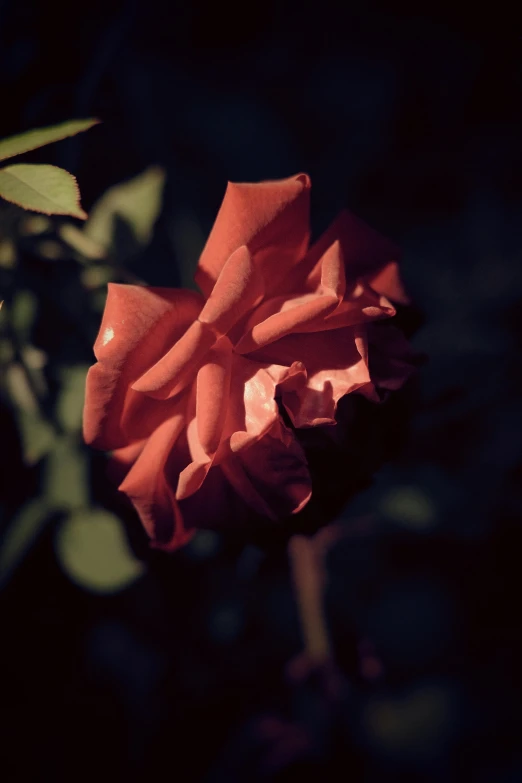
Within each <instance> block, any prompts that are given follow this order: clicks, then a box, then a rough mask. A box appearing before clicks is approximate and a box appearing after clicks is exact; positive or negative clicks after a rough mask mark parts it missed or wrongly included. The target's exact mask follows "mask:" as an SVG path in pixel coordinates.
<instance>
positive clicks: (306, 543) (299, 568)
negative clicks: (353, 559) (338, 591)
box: [288, 535, 330, 665]
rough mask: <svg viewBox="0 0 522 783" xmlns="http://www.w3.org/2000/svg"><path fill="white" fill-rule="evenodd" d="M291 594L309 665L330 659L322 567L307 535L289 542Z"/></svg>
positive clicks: (293, 538) (296, 537)
mask: <svg viewBox="0 0 522 783" xmlns="http://www.w3.org/2000/svg"><path fill="white" fill-rule="evenodd" d="M288 555H289V558H290V564H291V569H292V578H293V583H294V594H295V598H296V602H297V605H298V609H299V615H300V619H301V628H302V633H303V640H304V647H305V649H304V653H305V655H306V656H307V658H308V660H309V662H310V664H312V665H320V664H323V663H325V662H326V661H328V660H329V659H330V640H329V637H328V630H327V628H326V623H325V619H324V614H323V589H324V577H323V569H322V566H321V564H320V562H319V558H320V555H319V554H318V552H317V551H316V548H315V547H314V542H313V541H312V540H311V539H310V538H307V537H306V536H297V535H296V536H292V538H291V539H290V541H289V544H288Z"/></svg>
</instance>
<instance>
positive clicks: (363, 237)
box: [282, 210, 409, 304]
mask: <svg viewBox="0 0 522 783" xmlns="http://www.w3.org/2000/svg"><path fill="white" fill-rule="evenodd" d="M336 241H338V242H339V243H340V246H341V249H342V253H343V256H344V264H345V270H346V279H347V281H349V283H350V284H352V285H353V284H354V283H355V281H356V280H357V279H358V278H365V279H367V280H368V282H369V283H370V285H372V287H373V288H374V290H375V291H376V292H377V293H378V294H383V295H384V296H386V297H388V298H389V299H391V300H392V301H396V302H400V303H404V304H407V303H408V302H409V298H408V296H407V294H406V293H405V291H404V288H403V286H402V283H401V281H400V278H399V275H398V266H397V263H396V262H397V260H398V259H399V258H400V256H401V252H400V250H399V248H398V247H397V246H396V245H395V244H394V243H393V242H391V241H390V240H389V239H387V238H386V237H383V236H381V235H380V234H379V233H378V232H377V231H375V230H374V229H373V228H370V226H368V225H367V224H366V223H364V222H363V221H362V220H360V219H359V218H358V217H356V216H355V215H354V214H352V213H351V212H349V211H348V210H343V211H342V212H341V213H340V214H339V215H338V217H337V218H336V220H335V221H334V222H333V223H332V224H331V226H330V227H329V228H328V229H327V230H326V231H325V233H324V234H323V235H322V236H321V237H320V238H319V239H318V240H317V242H316V243H315V244H314V245H313V246H312V247H311V248H310V250H309V251H308V253H307V254H306V257H305V258H304V259H303V261H302V263H301V264H299V265H298V266H296V267H295V268H293V269H292V270H290V273H289V274H288V275H287V276H286V277H285V279H284V281H283V282H282V290H284V291H291V292H295V291H296V290H301V289H302V288H303V286H304V287H305V289H307V290H309V291H314V290H317V287H318V285H319V284H320V281H321V273H322V258H323V256H324V255H325V253H326V251H327V249H328V248H329V247H330V246H331V245H332V244H333V243H334V242H336ZM385 267H389V269H388V271H387V272H386V273H384V274H383V268H385ZM372 281H374V283H375V286H376V287H375V286H374V285H373V283H372Z"/></svg>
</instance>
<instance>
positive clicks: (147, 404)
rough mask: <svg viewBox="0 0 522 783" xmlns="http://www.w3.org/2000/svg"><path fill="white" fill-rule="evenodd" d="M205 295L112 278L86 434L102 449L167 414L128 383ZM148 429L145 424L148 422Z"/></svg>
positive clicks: (90, 379) (91, 377)
mask: <svg viewBox="0 0 522 783" xmlns="http://www.w3.org/2000/svg"><path fill="white" fill-rule="evenodd" d="M202 304H203V300H202V298H201V296H200V295H199V294H197V293H196V292H193V291H184V290H179V289H167V288H146V287H141V286H134V285H119V284H115V283H109V289H108V296H107V303H106V306H105V311H104V314H103V318H102V323H101V327H100V332H99V335H98V338H97V340H96V343H95V347H94V351H95V355H96V357H97V359H98V363H97V364H95V365H94V366H93V367H91V369H90V370H89V373H88V376H87V388H86V400H85V408H84V437H85V440H86V441H87V443H90V444H92V445H94V446H96V447H97V448H100V449H116V448H119V447H122V446H126V445H127V444H128V443H130V442H132V441H133V440H138V439H140V438H142V437H144V436H145V434H147V433H146V432H145V431H144V423H145V422H146V424H147V427H148V431H150V429H151V428H152V427H155V426H157V424H159V423H160V422H161V421H162V420H163V419H164V417H165V416H166V415H169V409H168V408H161V407H160V408H158V407H157V405H156V404H151V403H152V401H151V400H147V399H146V398H144V397H141V396H140V395H137V394H136V393H135V392H133V391H132V390H131V389H130V386H131V384H132V383H133V382H134V381H135V380H136V379H137V378H139V377H140V375H142V374H143V373H144V372H145V370H147V368H149V367H150V366H151V365H153V364H154V363H155V362H156V361H157V360H158V359H159V358H160V357H161V356H162V355H163V353H164V352H165V351H166V350H167V349H168V347H169V346H170V345H172V342H173V341H176V340H177V339H178V338H179V337H180V336H181V335H182V334H183V332H184V331H185V330H186V328H187V326H188V325H189V323H191V322H192V321H193V320H194V319H195V318H197V315H198V313H199V312H200V310H201V307H202ZM145 429H147V428H145Z"/></svg>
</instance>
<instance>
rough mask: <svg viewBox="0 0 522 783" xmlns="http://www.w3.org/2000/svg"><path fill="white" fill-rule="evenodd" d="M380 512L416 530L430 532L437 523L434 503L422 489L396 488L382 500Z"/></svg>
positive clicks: (412, 487)
mask: <svg viewBox="0 0 522 783" xmlns="http://www.w3.org/2000/svg"><path fill="white" fill-rule="evenodd" d="M380 511H381V512H382V513H383V514H384V515H385V516H386V517H388V518H389V519H391V520H393V521H394V522H397V523H399V524H400V525H404V526H405V527H409V528H412V529H414V530H429V529H430V528H432V527H433V525H434V524H435V522H436V512H435V508H434V506H433V503H432V502H431V500H430V498H429V497H428V496H427V495H426V494H425V493H424V492H423V491H422V489H420V487H414V486H411V487H410V486H399V487H394V488H393V489H391V490H390V491H389V492H388V493H387V494H386V495H385V496H384V497H383V498H382V500H381V503H380Z"/></svg>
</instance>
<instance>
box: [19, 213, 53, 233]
mask: <svg viewBox="0 0 522 783" xmlns="http://www.w3.org/2000/svg"><path fill="white" fill-rule="evenodd" d="M51 228H52V223H51V221H50V220H49V218H46V217H44V216H43V215H27V217H26V218H24V220H22V221H21V222H20V229H19V230H20V234H21V235H22V236H25V237H32V236H38V234H45V232H46V231H50V230H51Z"/></svg>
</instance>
